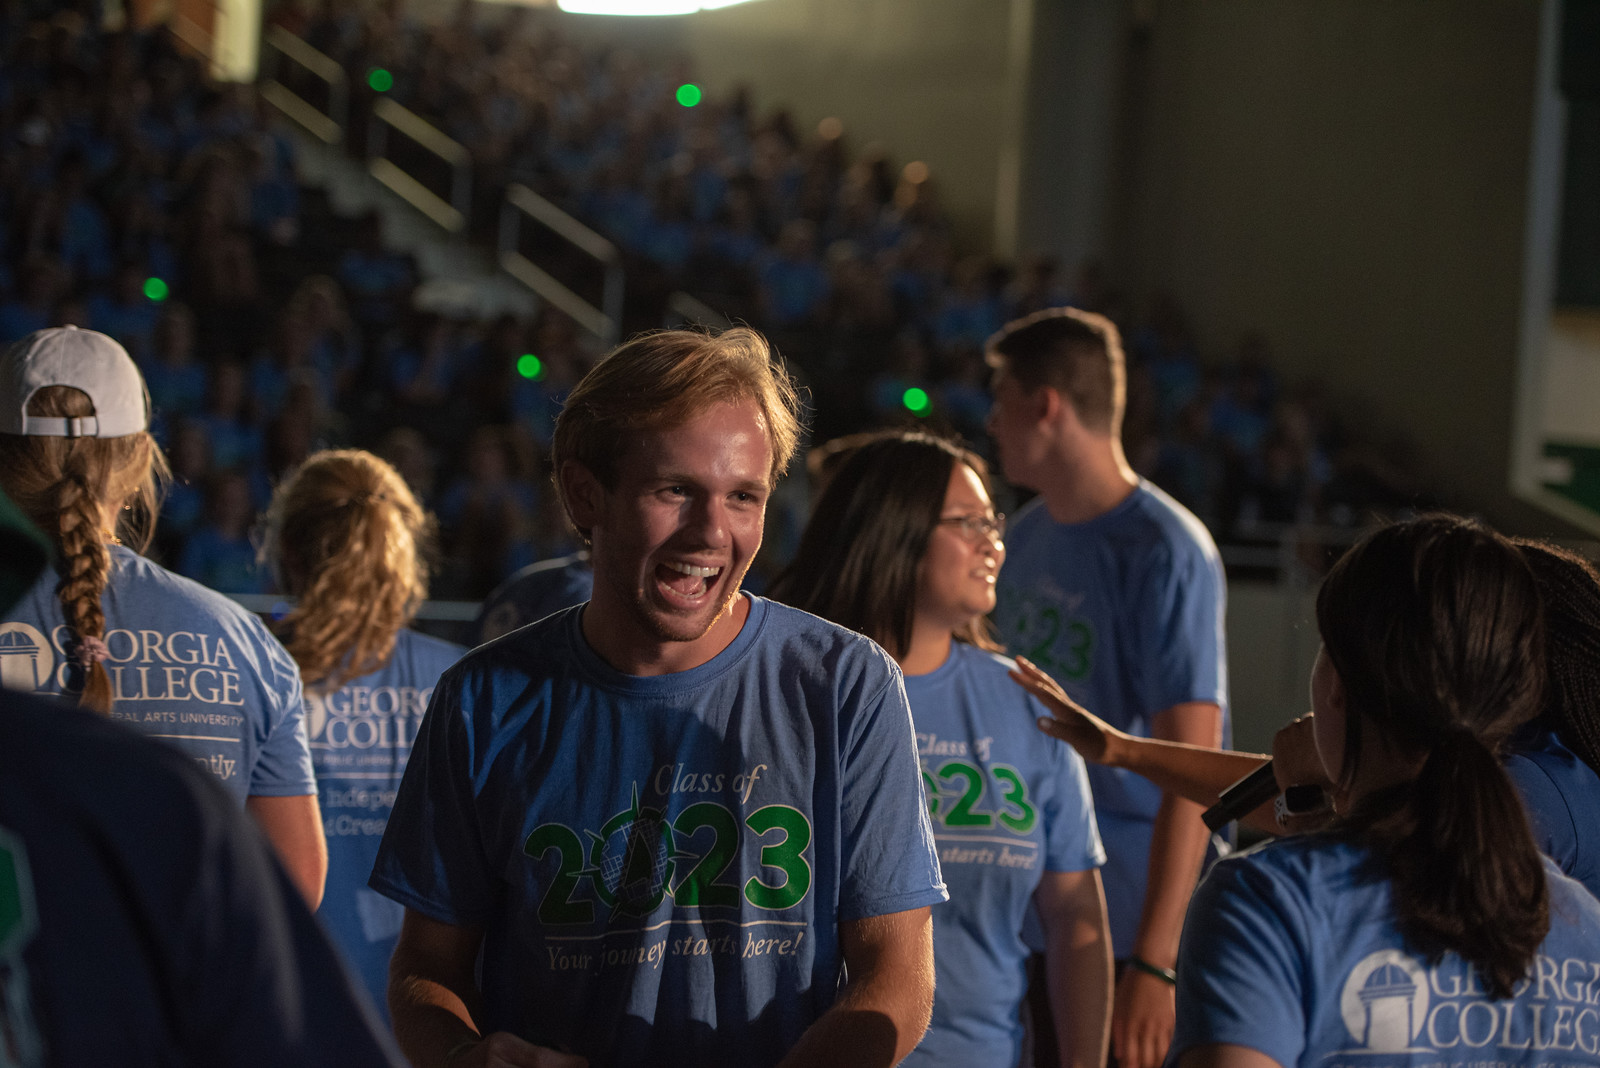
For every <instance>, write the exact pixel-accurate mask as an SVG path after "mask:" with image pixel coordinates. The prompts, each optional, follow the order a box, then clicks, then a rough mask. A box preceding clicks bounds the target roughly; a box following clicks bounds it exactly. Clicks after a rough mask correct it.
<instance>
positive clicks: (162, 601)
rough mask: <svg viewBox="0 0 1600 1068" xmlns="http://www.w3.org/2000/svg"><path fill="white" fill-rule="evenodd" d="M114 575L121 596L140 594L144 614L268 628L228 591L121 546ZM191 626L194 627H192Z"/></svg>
mask: <svg viewBox="0 0 1600 1068" xmlns="http://www.w3.org/2000/svg"><path fill="white" fill-rule="evenodd" d="M111 555H112V567H111V578H110V581H109V582H108V583H107V585H108V587H109V589H110V590H111V591H112V592H113V593H115V594H117V595H118V597H119V599H120V598H122V597H126V596H137V597H138V598H139V600H138V601H137V602H135V603H136V605H137V607H138V609H139V610H140V611H141V613H146V612H148V613H152V614H166V613H168V612H174V613H183V614H184V615H183V616H182V617H179V619H180V621H181V618H188V619H190V620H208V619H209V620H216V621H219V622H228V623H234V624H240V623H243V624H245V625H253V627H260V628H261V629H262V630H265V624H262V623H261V620H260V618H259V617H257V616H256V615H255V613H253V612H251V611H250V610H249V609H247V608H245V607H244V606H243V605H241V604H239V602H237V601H235V600H234V599H233V598H231V597H229V596H228V595H227V594H224V593H218V592H217V591H216V590H213V589H211V588H210V587H209V586H202V585H201V584H200V583H198V582H196V581H195V580H194V579H191V578H186V577H184V576H183V575H180V574H178V573H177V572H175V571H169V570H167V569H166V568H165V567H163V566H161V565H160V564H158V563H156V562H155V561H154V560H151V559H150V558H149V557H146V556H140V555H139V554H138V553H136V552H133V551H132V550H130V549H127V548H124V547H122V546H120V545H114V546H112V553H111ZM253 627H252V629H253ZM191 629H192V628H191Z"/></svg>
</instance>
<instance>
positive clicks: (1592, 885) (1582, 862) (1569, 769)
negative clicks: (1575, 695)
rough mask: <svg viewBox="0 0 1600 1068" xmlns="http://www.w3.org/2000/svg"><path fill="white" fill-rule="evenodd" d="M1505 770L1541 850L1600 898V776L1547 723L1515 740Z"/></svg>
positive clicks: (1506, 760)
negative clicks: (1546, 725)
mask: <svg viewBox="0 0 1600 1068" xmlns="http://www.w3.org/2000/svg"><path fill="white" fill-rule="evenodd" d="M1505 769H1506V774H1508V775H1510V776H1511V781H1512V783H1514V784H1515V785H1516V788H1517V793H1519V794H1521V795H1522V803H1523V805H1524V806H1526V808H1527V809H1528V817H1529V820H1530V821H1531V822H1532V824H1533V836H1534V840H1535V841H1537V842H1538V843H1539V848H1540V850H1541V851H1543V853H1544V854H1545V856H1547V857H1549V858H1550V859H1551V860H1553V861H1555V862H1556V866H1557V867H1559V868H1560V869H1561V870H1562V871H1563V872H1565V873H1566V874H1567V875H1570V876H1572V878H1574V879H1576V880H1578V882H1580V883H1582V884H1583V885H1584V886H1586V887H1588V889H1589V892H1590V893H1591V894H1594V895H1595V896H1596V897H1600V776H1596V775H1595V773H1594V769H1593V768H1591V767H1590V766H1589V765H1587V764H1585V763H1584V762H1583V761H1582V760H1581V759H1579V758H1578V756H1577V755H1576V754H1575V753H1573V752H1572V750H1570V749H1568V748H1567V747H1566V746H1564V745H1562V744H1561V739H1559V738H1558V737H1556V735H1555V733H1554V732H1553V731H1551V730H1549V729H1548V728H1544V727H1536V728H1535V729H1534V730H1532V731H1531V732H1529V734H1527V735H1526V736H1519V737H1517V738H1515V739H1513V742H1512V749H1511V752H1510V753H1509V755H1507V757H1506V759H1505ZM1580 827H1587V828H1588V830H1587V831H1580V830H1579V828H1580Z"/></svg>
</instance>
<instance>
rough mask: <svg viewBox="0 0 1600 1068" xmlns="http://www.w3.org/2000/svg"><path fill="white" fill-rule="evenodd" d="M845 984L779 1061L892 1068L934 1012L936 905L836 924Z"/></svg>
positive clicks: (787, 1067) (799, 1065)
mask: <svg viewBox="0 0 1600 1068" xmlns="http://www.w3.org/2000/svg"><path fill="white" fill-rule="evenodd" d="M839 948H840V951H841V952H842V953H843V954H844V961H845V966H846V968H847V969H848V971H849V976H850V980H849V985H848V986H846V987H845V991H844V993H843V994H841V995H840V997H839V1000H838V1001H836V1002H834V1004H833V1007H832V1008H830V1009H829V1010H828V1011H827V1012H825V1013H823V1014H822V1016H821V1017H819V1018H818V1019H817V1021H816V1022H815V1023H813V1024H812V1025H811V1026H810V1027H809V1028H807V1029H806V1033H805V1034H804V1035H802V1036H801V1037H800V1041H799V1042H798V1043H797V1044H796V1045H795V1047H794V1048H793V1049H792V1050H790V1051H789V1055H788V1056H786V1057H784V1059H783V1061H782V1062H781V1063H780V1065H779V1068H837V1066H838V1065H841V1064H849V1065H853V1066H860V1068H878V1066H881V1068H889V1066H890V1065H894V1064H898V1063H900V1060H901V1059H902V1058H903V1057H905V1056H906V1054H908V1053H910V1052H911V1051H912V1050H913V1049H915V1048H916V1046H917V1043H918V1042H921V1041H922V1033H923V1032H924V1031H926V1030H927V1029H928V1018H929V1017H930V1016H931V1015H932V1014H933V911H932V910H931V909H929V908H927V907H923V908H920V909H910V910H908V911H906V912H892V913H889V914H888V915H886V916H870V917H868V918H866V919H862V920H853V921H850V922H847V923H841V924H839Z"/></svg>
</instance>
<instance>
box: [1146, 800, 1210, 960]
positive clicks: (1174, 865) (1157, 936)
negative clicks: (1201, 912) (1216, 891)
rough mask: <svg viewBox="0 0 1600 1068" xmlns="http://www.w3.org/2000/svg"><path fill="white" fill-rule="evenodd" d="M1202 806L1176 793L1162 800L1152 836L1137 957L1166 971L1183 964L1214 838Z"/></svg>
mask: <svg viewBox="0 0 1600 1068" xmlns="http://www.w3.org/2000/svg"><path fill="white" fill-rule="evenodd" d="M1201 811H1202V809H1201V806H1199V805H1197V804H1195V803H1194V802H1192V801H1187V800H1185V799H1183V798H1181V797H1175V796H1173V795H1172V794H1168V795H1166V796H1165V797H1164V798H1162V801H1161V808H1160V810H1159V811H1157V813H1156V819H1155V827H1154V829H1153V830H1152V832H1151V836H1150V866H1149V873H1148V878H1147V880H1146V883H1145V894H1144V910H1143V912H1142V913H1141V914H1140V917H1139V933H1138V937H1137V938H1136V939H1135V940H1134V948H1133V952H1134V955H1135V956H1137V957H1139V958H1140V959H1142V960H1144V961H1145V962H1146V963H1149V964H1154V965H1156V966H1157V967H1161V968H1171V967H1174V966H1175V964H1176V963H1177V960H1178V938H1179V936H1180V935H1181V934H1182V932H1183V917H1184V913H1185V912H1186V911H1187V910H1188V907H1189V897H1190V895H1191V894H1193V893H1194V885H1195V882H1196V881H1197V880H1198V879H1199V877H1200V865H1201V863H1202V862H1203V861H1204V860H1205V854H1206V842H1207V840H1208V838H1209V836H1210V834H1209V832H1208V831H1207V830H1206V825H1205V824H1204V823H1203V822H1201V820H1200V813H1201Z"/></svg>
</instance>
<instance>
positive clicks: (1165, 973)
mask: <svg viewBox="0 0 1600 1068" xmlns="http://www.w3.org/2000/svg"><path fill="white" fill-rule="evenodd" d="M1128 963H1129V964H1131V965H1133V967H1135V968H1137V969H1139V970H1140V971H1141V972H1144V974H1146V975H1153V976H1155V977H1156V978H1157V979H1160V980H1163V981H1164V982H1167V983H1171V984H1172V985H1173V986H1177V985H1178V973H1177V972H1175V971H1173V970H1172V969H1171V968H1161V967H1158V966H1157V965H1154V964H1151V963H1150V962H1149V961H1147V960H1145V959H1143V958H1142V957H1129V958H1128Z"/></svg>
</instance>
